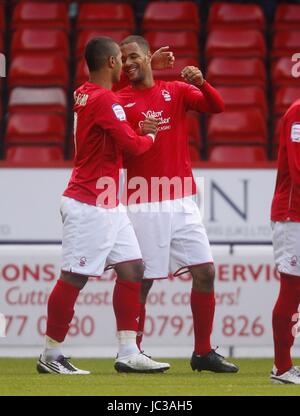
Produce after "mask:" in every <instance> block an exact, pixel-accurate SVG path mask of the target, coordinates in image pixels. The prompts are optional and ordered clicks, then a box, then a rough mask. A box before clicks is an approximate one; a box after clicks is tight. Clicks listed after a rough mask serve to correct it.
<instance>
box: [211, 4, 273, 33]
mask: <svg viewBox="0 0 300 416" xmlns="http://www.w3.org/2000/svg"><path fill="white" fill-rule="evenodd" d="M226 28H229V29H233V28H238V29H257V30H261V31H262V30H265V17H264V13H263V11H262V9H261V8H260V7H259V6H258V5H256V4H229V3H227V2H226V3H225V2H224V3H214V4H212V6H211V7H210V11H209V16H208V29H209V30H211V29H226Z"/></svg>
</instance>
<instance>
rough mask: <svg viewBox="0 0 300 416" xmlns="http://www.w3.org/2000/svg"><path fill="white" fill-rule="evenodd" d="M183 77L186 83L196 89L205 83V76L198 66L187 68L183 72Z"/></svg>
mask: <svg viewBox="0 0 300 416" xmlns="http://www.w3.org/2000/svg"><path fill="white" fill-rule="evenodd" d="M181 76H182V78H184V79H185V81H187V82H188V83H190V84H192V85H195V86H196V87H201V86H202V84H203V83H204V78H203V74H202V72H201V71H200V69H199V68H197V67H196V66H186V67H185V68H184V69H183V70H182V71H181Z"/></svg>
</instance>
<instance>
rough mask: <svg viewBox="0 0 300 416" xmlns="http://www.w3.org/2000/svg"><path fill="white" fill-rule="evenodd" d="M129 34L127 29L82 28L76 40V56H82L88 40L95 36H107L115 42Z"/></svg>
mask: <svg viewBox="0 0 300 416" xmlns="http://www.w3.org/2000/svg"><path fill="white" fill-rule="evenodd" d="M130 34H131V32H130V31H128V30H107V29H105V30H83V31H82V32H79V35H78V39H77V42H76V57H77V58H81V57H82V56H83V52H84V48H85V46H86V44H87V43H88V41H89V40H90V39H92V38H94V37H96V36H109V37H110V38H112V39H113V40H114V41H115V42H117V43H120V42H121V40H123V39H124V38H126V37H127V36H129V35H130Z"/></svg>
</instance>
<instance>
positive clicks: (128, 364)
mask: <svg viewBox="0 0 300 416" xmlns="http://www.w3.org/2000/svg"><path fill="white" fill-rule="evenodd" d="M141 257H142V255H141V251H140V248H139V245H138V242H137V239H136V236H135V233H134V231H133V227H132V224H131V223H130V221H129V218H128V217H127V215H124V217H123V220H122V222H121V224H120V231H119V234H118V236H117V239H116V244H115V245H114V247H113V249H112V251H111V253H110V255H109V258H108V264H109V267H114V269H115V271H116V273H117V280H116V283H115V287H114V293H113V307H114V312H115V316H116V322H117V337H118V344H119V348H118V356H117V359H116V362H115V369H116V370H117V371H119V372H136V373H137V372H139V373H152V372H163V371H165V370H168V369H169V368H170V365H169V364H167V363H159V362H156V361H154V360H152V359H150V358H149V357H147V356H146V355H144V354H142V353H141V352H140V350H139V349H138V347H137V345H136V336H137V331H138V320H139V313H140V308H141V304H140V289H141V281H142V278H143V274H144V263H143V261H142V259H141Z"/></svg>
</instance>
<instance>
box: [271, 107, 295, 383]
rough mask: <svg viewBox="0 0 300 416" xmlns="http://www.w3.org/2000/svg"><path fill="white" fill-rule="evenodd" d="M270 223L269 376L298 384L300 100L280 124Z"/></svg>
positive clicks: (280, 380) (279, 380) (283, 381)
mask: <svg viewBox="0 0 300 416" xmlns="http://www.w3.org/2000/svg"><path fill="white" fill-rule="evenodd" d="M271 220H272V228H273V249H274V257H275V262H276V266H277V270H278V271H279V273H280V291H279V296H278V299H277V302H276V304H275V306H274V309H273V339H274V352H275V360H274V367H273V370H272V372H271V376H270V377H271V380H272V381H273V382H274V383H283V384H286V383H292V384H300V371H299V368H297V367H294V366H293V363H292V359H291V347H292V345H293V343H294V339H295V336H296V335H297V329H298V328H297V321H298V319H299V312H298V308H299V304H300V99H299V100H297V101H295V102H294V103H293V104H292V105H291V107H290V108H289V109H288V110H287V112H286V113H285V115H284V117H283V119H282V121H281V130H280V142H279V153H278V172H277V181H276V187H275V192H274V197H273V202H272V210H271Z"/></svg>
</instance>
